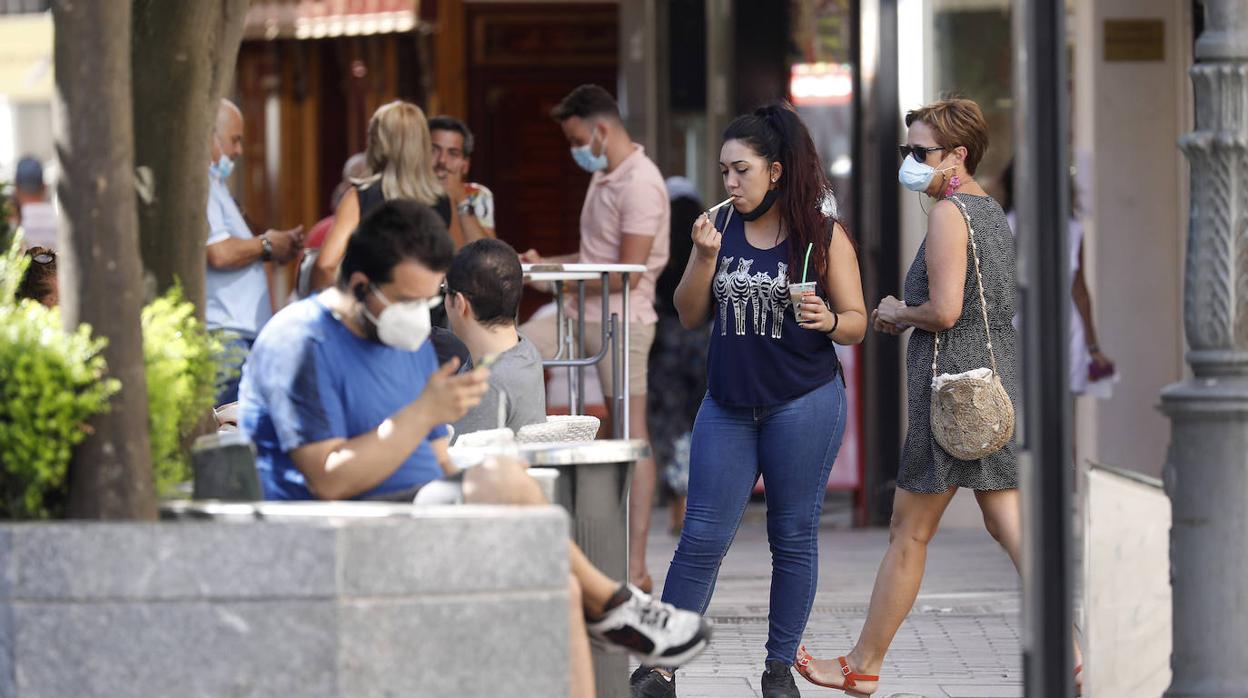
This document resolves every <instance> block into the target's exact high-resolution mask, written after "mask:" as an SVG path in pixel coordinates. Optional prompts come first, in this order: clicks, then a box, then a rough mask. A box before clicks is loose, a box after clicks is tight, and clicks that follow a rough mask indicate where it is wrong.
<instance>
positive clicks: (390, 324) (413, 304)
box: [364, 286, 442, 351]
mask: <svg viewBox="0 0 1248 698" xmlns="http://www.w3.org/2000/svg"><path fill="white" fill-rule="evenodd" d="M372 289H373V293H375V294H377V297H378V298H380V299H381V302H383V303H385V304H386V307H385V309H384V310H382V311H381V316H380V317H373V314H372V313H370V312H369V311H368V307H367V306H365V307H364V316H365V317H367V318H368V319H369V320H370V321H371V322H372V323H373V324H374V325H376V326H377V339H380V340H381V343H382V344H385V345H386V346H389V347H394V348H395V349H402V350H404V351H416V350H417V349H419V348H420V346H421V345H422V344H424V343H425V340H426V339H429V333H430V332H432V331H433V322H432V320H430V318H429V310H430V309H431V308H436V307H438V305H439V304H440V303H442V297H441V296H438V297H435V298H427V299H424V300H418V301H404V302H402V303H395V302H392V301H391V300H390V299H389V298H386V296H385V294H384V293H382V292H381V289H379V288H377V287H376V286H373V287H372Z"/></svg>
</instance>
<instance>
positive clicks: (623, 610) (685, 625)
mask: <svg viewBox="0 0 1248 698" xmlns="http://www.w3.org/2000/svg"><path fill="white" fill-rule="evenodd" d="M628 590H629V591H630V592H631V593H632V597H631V598H629V600H628V601H625V602H624V603H622V604H620V605H619V606H616V607H615V608H613V609H611V610H610V611H608V612H607V614H606V615H605V616H603V617H602V619H601V620H598V621H595V622H587V623H586V627H587V629H588V630H589V634H590V637H592V638H593V639H594V640H596V641H597V642H599V643H600V644H604V645H607V646H608V647H611V648H618V649H623V650H627V651H629V652H632V653H633V655H634V656H636V657H637V658H638V659H639V660H641V662H642V663H643V664H647V665H652V666H661V667H667V668H675V667H678V666H680V665H682V664H684V663H685V662H688V661H689V660H691V659H693V658H694V657H696V656H698V655H699V654H701V653H702V650H704V649H706V647H707V645H709V644H710V642H711V625H710V623H708V622H706V619H705V618H703V617H702V616H701V615H699V614H697V613H694V612H693V611H682V610H680V609H678V608H676V607H675V606H673V605H671V604H670V603H663V602H662V601H658V600H656V599H654V598H652V597H651V596H650V595H649V594H647V593H645V592H644V591H642V590H640V589H638V588H637V587H635V586H633V585H632V584H629V585H628Z"/></svg>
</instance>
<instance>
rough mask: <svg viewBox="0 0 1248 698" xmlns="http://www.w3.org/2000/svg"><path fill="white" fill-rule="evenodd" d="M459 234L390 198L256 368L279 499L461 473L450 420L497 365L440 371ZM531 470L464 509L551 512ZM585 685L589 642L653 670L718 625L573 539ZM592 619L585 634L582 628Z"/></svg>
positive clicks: (268, 461) (276, 332) (256, 355)
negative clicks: (601, 562) (601, 564)
mask: <svg viewBox="0 0 1248 698" xmlns="http://www.w3.org/2000/svg"><path fill="white" fill-rule="evenodd" d="M451 250H452V248H451V239H450V236H449V235H448V234H447V232H446V227H445V225H444V224H443V223H442V221H441V220H440V219H439V218H438V217H437V214H435V213H434V212H433V210H432V209H430V208H429V207H427V206H422V205H420V204H417V203H415V202H412V201H403V200H396V201H389V202H386V203H385V204H383V205H381V206H380V207H379V208H377V209H376V210H375V211H373V212H372V213H370V214H369V215H368V216H367V217H365V218H364V220H363V221H362V222H361V223H360V227H359V228H357V229H356V231H355V232H354V233H352V235H351V240H350V242H348V243H347V252H346V256H345V257H344V258H343V261H342V267H341V270H340V272H339V276H338V285H337V286H336V287H334V288H331V289H327V290H325V291H323V292H321V293H320V294H319V295H317V296H314V297H312V298H308V299H306V300H303V301H299V302H298V303H295V304H293V305H291V306H290V307H288V308H286V309H284V310H282V311H281V312H280V313H278V314H277V315H276V316H275V317H274V318H273V319H272V320H270V321H269V323H268V325H266V326H265V328H264V330H262V331H261V332H260V336H259V337H257V338H256V343H255V346H254V347H253V349H252V351H251V356H250V357H249V358H248V360H247V363H246V365H245V366H244V367H243V378H242V385H241V394H242V399H241V406H240V419H239V425H240V428H241V429H242V431H243V432H245V433H246V434H247V435H248V436H249V437H250V438H251V440H252V441H253V442H254V443H255V444H256V451H257V454H256V467H257V469H258V470H259V473H260V481H261V484H262V485H263V487H264V496H265V498H266V499H315V498H319V499H370V498H383V499H396V500H397V499H404V500H407V501H411V499H412V497H413V496H414V495H415V493H416V490H418V489H420V488H421V487H422V486H424V485H425V484H427V483H429V482H430V481H432V480H436V479H438V478H440V477H442V476H443V475H444V474H451V473H452V472H453V471H454V469H455V468H454V466H453V465H452V464H451V462H450V459H449V456H448V454H447V429H446V426H445V425H446V424H448V423H451V422H454V421H456V420H458V419H460V418H461V417H463V416H464V414H465V413H467V411H468V410H469V409H471V408H472V407H474V406H475V405H477V404H478V403H479V402H480V401H481V397H482V396H483V395H484V394H485V392H486V390H487V389H488V387H489V369H487V368H480V369H476V370H473V371H470V372H468V373H463V374H457V373H456V370H457V368H458V367H459V360H458V359H451V360H450V361H448V362H447V363H446V364H445V365H443V366H442V367H441V368H439V367H438V366H437V359H436V358H435V356H434V348H433V342H432V341H426V340H428V338H429V335H430V320H429V308H430V307H432V306H436V305H437V304H438V303H439V302H441V300H442V297H441V295H440V288H441V286H442V279H443V272H444V271H445V270H446V269H447V267H449V266H450V263H451V255H452V251H451ZM524 468H525V465H524V464H523V463H521V462H518V461H508V460H506V459H504V460H491V461H488V462H487V463H486V464H483V465H480V466H477V467H474V468H471V469H470V470H469V471H468V472H467V473H466V474H465V475H464V476H463V478H462V482H463V494H464V500H465V501H467V502H474V503H482V504H524V505H539V504H545V503H546V502H545V499H544V498H543V497H542V495H541V491H540V489H539V488H538V487H537V484H536V483H535V482H533V480H532V478H530V477H529V476H528V475H527V474H526V473H525V471H524ZM568 558H569V563H570V567H571V580H570V585H571V586H570V590H571V591H570V594H569V599H570V601H572V603H573V605H574V606H575V607H576V608H575V609H574V610H575V611H576V613H575V614H573V616H571V618H570V620H571V622H572V623H573V627H576V628H578V632H575V633H573V637H572V638H571V639H572V642H571V649H572V650H573V651H574V653H575V654H576V656H577V657H579V659H575V658H574V661H573V662H572V663H573V666H574V667H579V668H580V670H579V671H578V672H576V675H575V676H574V683H579V684H583V685H587V686H588V687H589V690H592V684H593V679H592V668H591V665H590V660H589V645H588V640H587V639H586V635H587V633H588V634H589V635H592V636H594V637H596V638H598V639H599V640H601V641H602V642H605V643H607V644H611V645H615V646H617V647H619V648H621V649H625V650H628V651H631V652H633V653H634V654H636V655H637V656H638V658H640V659H641V660H642V661H646V662H649V663H650V664H654V665H658V666H677V665H679V664H682V663H684V662H686V661H688V660H690V659H692V658H693V657H695V656H697V654H698V653H700V652H701V651H702V650H703V649H704V648H705V647H706V645H707V643H708V642H709V640H710V628H709V626H708V625H707V623H706V621H705V620H704V619H703V618H702V617H701V616H700V615H699V614H697V613H693V612H691V611H684V610H679V609H676V608H674V607H673V606H671V605H670V604H664V603H663V602H661V601H658V600H656V599H654V598H652V597H651V596H649V595H648V594H645V593H643V592H641V591H640V590H638V589H635V588H633V587H632V586H630V585H627V584H620V583H619V582H616V581H615V580H612V579H611V578H610V577H608V576H606V575H605V574H603V573H602V571H601V570H599V569H598V568H596V567H594V566H593V565H592V564H591V563H590V562H589V559H588V558H587V557H586V556H585V554H584V552H582V551H581V549H580V548H579V547H577V546H576V544H575V543H571V542H569V544H568ZM578 623H579V625H577V624H578Z"/></svg>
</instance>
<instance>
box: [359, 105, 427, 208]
mask: <svg viewBox="0 0 1248 698" xmlns="http://www.w3.org/2000/svg"><path fill="white" fill-rule="evenodd" d="M365 155H366V157H367V159H368V169H370V170H371V171H372V172H373V175H372V176H371V177H368V178H367V179H365V180H363V181H362V182H361V183H373V182H377V181H380V182H381V193H382V196H384V197H385V198H386V200H387V201H389V200H391V199H411V200H413V201H416V202H419V203H422V204H424V205H426V206H432V205H433V204H434V203H436V202H437V200H438V197H440V196H442V185H440V184H439V183H438V179H437V177H436V176H435V175H434V174H433V143H432V141H431V140H430V138H429V123H428V122H427V121H426V120H425V113H424V112H423V111H421V109H420V107H418V106H416V105H415V104H412V103H411V102H404V101H402V100H395V101H393V102H390V103H389V104H384V105H382V106H381V107H378V109H377V111H375V112H373V118H372V119H370V120H369V122H368V147H367V149H366V150H365Z"/></svg>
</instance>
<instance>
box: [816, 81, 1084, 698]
mask: <svg viewBox="0 0 1248 698" xmlns="http://www.w3.org/2000/svg"><path fill="white" fill-rule="evenodd" d="M906 126H907V127H908V129H909V133H908V136H907V139H906V145H903V146H901V147H900V150H901V155H902V167H901V170H900V172H899V173H898V179H899V181H900V182H901V183H902V184H903V185H904V186H906V188H908V189H911V190H912V191H917V192H921V193H924V194H927V195H928V196H930V197H933V198H935V199H937V203H936V204H935V205H934V206H933V207H932V209H931V212H930V213H929V215H928V231H927V237H926V239H925V240H924V242H923V244H922V245H921V246H920V247H919V251H918V253H917V254H916V256H915V258H914V263H913V264H912V265H911V267H910V271H909V273H908V274H907V275H906V284H905V294H904V295H905V300H904V301H903V300H898V299H896V298H894V297H892V296H888V297H887V298H885V299H884V300H882V301H880V304H879V307H878V308H877V309H876V310H875V311H874V312H873V313H872V316H871V318H872V324H873V326H874V328H875V330H876V331H878V332H884V333H887V334H893V335H896V334H900V333H901V332H902V331H904V330H906V329H909V328H914V332H913V334H911V336H910V341H909V344H908V347H907V358H906V371H907V388H908V390H907V392H908V397H909V400H908V402H909V411H908V416H909V425H908V430H907V433H906V442H905V447H904V449H903V453H902V465H901V471H900V473H899V474H898V476H897V492H896V495H895V498H894V501H893V518H892V523H891V530H890V536H889V547H888V552H887V553H886V554H885V556H884V560H883V562H882V563H881V564H880V571H879V574H878V575H877V576H876V579H875V589H874V591H873V592H872V594H871V605H870V609H869V611H868V612H867V620H866V623H865V625H864V626H863V629H862V632H861V634H860V635H859V637H858V642H857V644H856V645H855V646H854V648H853V649H852V650H851V651H850V652H849V654H847V655H846V656H843V657H838V658H837V659H835V660H815V659H813V658H812V657H810V655H809V654H807V653H806V652H805V648H802V650H801V651H800V652H799V655H798V668H799V671H800V672H801V673H802V674H803V676H805V677H806V678H807V679H809V680H810V681H812V682H813V683H817V684H819V685H823V686H828V687H832V688H843V689H850V690H852V692H851V695H870V694H872V693H874V692H875V691H876V690H877V689H878V687H879V677H878V674H879V671H880V666H881V665H882V664H883V662H884V655H885V653H886V652H887V651H888V647H889V645H890V644H891V643H892V641H893V636H894V635H895V634H896V632H897V629H898V628H899V627H900V626H901V623H902V621H903V620H905V618H906V616H907V615H908V614H909V613H910V609H911V607H912V606H913V605H914V600H915V597H916V596H917V595H918V592H919V585H920V583H921V582H922V580H923V569H924V565H925V563H926V559H927V544H928V542H929V541H931V539H932V537H933V536H934V535H935V534H936V529H937V527H938V526H939V524H940V519H941V516H942V515H943V514H944V511H945V507H946V506H948V504H949V502H950V500H952V499H953V496H954V494H955V493H956V492H957V490H958V488H959V487H966V488H969V489H972V490H974V491H975V499H976V500H977V501H978V503H979V507H980V509H981V511H982V512H983V516H984V525H985V527H986V528H987V529H988V533H990V534H991V535H992V537H993V538H995V539H996V540H997V542H998V543H1000V544H1001V546H1002V547H1003V548H1005V551H1006V553H1007V554H1008V555H1009V556H1010V559H1011V561H1013V563H1014V565H1015V567H1016V568H1017V567H1019V566H1020V565H1021V564H1022V532H1021V514H1020V510H1019V495H1018V456H1017V453H1016V451H1015V444H1014V443H1013V442H1011V443H1008V444H1006V445H1005V447H1004V448H1002V449H1001V450H999V451H997V452H995V453H993V454H991V455H989V456H987V457H985V458H982V459H980V460H975V461H963V460H958V459H957V458H954V457H953V456H951V455H949V454H948V453H946V452H945V451H944V449H942V448H941V447H940V445H939V444H937V443H936V440H935V438H934V437H933V436H932V431H931V417H930V413H929V410H930V404H931V384H932V356H933V348H934V339H935V334H936V333H939V334H940V348H941V351H940V357H939V359H940V365H939V367H938V371H939V372H940V373H961V372H964V371H969V370H972V369H975V368H981V367H985V366H989V365H990V359H989V352H988V349H987V339H986V337H985V336H984V320H983V315H982V313H981V308H980V300H979V291H978V288H977V281H976V274H975V261H974V257H973V253H972V249H971V245H970V236H969V233H968V229H967V218H966V217H967V216H969V217H970V220H971V221H972V222H973V224H974V230H975V243H976V248H977V250H978V255H979V262H980V268H981V274H982V278H983V290H984V297H985V298H986V300H987V304H988V318H989V326H990V327H991V329H992V346H993V348H994V349H995V351H996V359H997V366H998V369H999V370H1000V374H1001V379H1002V382H1003V383H1004V384H1005V388H1006V392H1007V393H1009V395H1010V400H1011V402H1013V403H1014V407H1015V410H1017V409H1018V408H1019V380H1018V378H1019V374H1018V343H1017V338H1016V336H1015V331H1014V327H1013V325H1012V324H1011V320H1012V318H1013V317H1014V313H1015V295H1016V291H1017V283H1016V281H1015V271H1014V270H1015V260H1014V236H1013V234H1012V233H1011V232H1010V227H1009V224H1008V223H1007V222H1006V216H1005V212H1004V211H1002V210H1001V206H1000V205H999V204H998V203H997V202H996V200H994V199H993V198H992V197H990V196H988V194H987V193H986V192H985V191H984V190H983V188H982V187H980V185H979V183H978V182H976V181H975V178H974V175H975V169H976V167H977V166H978V165H979V163H980V160H981V159H982V158H983V156H984V152H985V151H986V150H987V149H988V124H987V122H986V121H985V120H984V116H983V113H982V112H981V111H980V109H979V106H978V105H977V104H975V103H974V102H972V101H970V100H966V99H949V100H941V101H939V102H935V103H933V104H929V105H927V106H924V107H921V108H919V109H916V110H914V111H911V112H909V113H907V114H906ZM1077 657H1078V649H1077V648H1076V658H1077ZM1076 663H1078V662H1077V661H1076Z"/></svg>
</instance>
